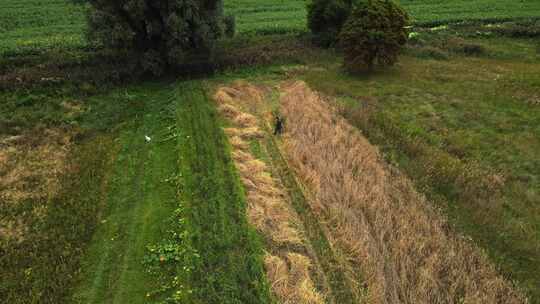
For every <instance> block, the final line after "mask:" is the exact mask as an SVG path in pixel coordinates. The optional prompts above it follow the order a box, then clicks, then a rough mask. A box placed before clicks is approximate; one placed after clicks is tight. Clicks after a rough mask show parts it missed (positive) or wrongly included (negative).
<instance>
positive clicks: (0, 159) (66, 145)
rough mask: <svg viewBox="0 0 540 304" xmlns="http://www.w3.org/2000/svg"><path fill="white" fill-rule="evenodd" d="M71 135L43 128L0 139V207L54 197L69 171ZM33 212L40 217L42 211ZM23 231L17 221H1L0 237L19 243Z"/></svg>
mask: <svg viewBox="0 0 540 304" xmlns="http://www.w3.org/2000/svg"><path fill="white" fill-rule="evenodd" d="M72 135H73V134H72V132H67V131H65V130H61V129H46V130H34V131H32V132H29V133H27V134H23V135H20V136H13V137H8V138H3V139H0V203H1V204H0V205H2V204H18V203H20V202H23V201H29V200H31V201H46V200H49V199H51V198H52V197H54V196H55V195H56V194H57V193H58V191H60V177H61V176H62V175H63V174H64V173H65V172H66V170H68V166H67V156H68V152H69V150H70V147H71V137H72ZM33 213H35V215H36V216H39V215H40V214H43V213H44V211H43V210H40V209H39V208H38V209H36V208H34V210H33ZM26 229H27V228H26V227H25V225H24V223H23V222H22V221H20V220H17V221H13V220H10V221H8V220H3V221H0V238H3V239H11V240H15V241H21V240H22V239H23V238H24V232H25V231H26Z"/></svg>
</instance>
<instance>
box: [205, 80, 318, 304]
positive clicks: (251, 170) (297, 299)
mask: <svg viewBox="0 0 540 304" xmlns="http://www.w3.org/2000/svg"><path fill="white" fill-rule="evenodd" d="M263 96H264V93H262V92H261V91H260V90H258V89H256V88H255V87H254V86H251V85H249V84H245V83H240V84H239V85H238V84H237V85H236V86H235V87H232V88H229V87H222V88H220V89H218V91H217V93H216V94H215V95H214V97H215V99H216V101H217V102H218V104H219V107H218V109H219V110H220V112H221V114H222V115H223V116H225V117H227V118H228V119H229V120H230V121H231V122H233V124H234V125H235V128H227V129H225V130H224V131H225V134H226V135H227V136H228V137H229V141H230V143H231V146H232V148H233V151H232V157H233V160H234V162H235V165H236V167H237V169H238V172H239V174H240V178H241V180H242V183H243V184H244V187H245V189H246V194H247V203H248V205H247V217H248V219H249V221H250V223H251V224H252V225H253V226H254V227H255V228H256V229H257V230H258V231H259V232H260V233H261V234H263V236H264V237H265V239H267V242H268V243H269V244H270V247H271V248H268V249H269V251H272V254H271V253H267V254H266V257H265V267H266V272H267V276H268V279H269V282H270V284H271V286H272V291H273V292H274V294H275V295H276V296H277V297H278V299H279V300H280V302H281V303H287V304H289V303H290V304H293V303H299V304H322V303H324V299H323V297H322V295H321V294H320V293H319V292H318V291H317V290H316V289H315V287H314V284H313V280H312V279H311V276H310V268H311V267H312V263H311V259H310V258H309V257H307V256H305V255H302V254H298V253H295V252H292V251H290V250H289V249H288V248H289V247H290V248H303V249H302V251H305V252H307V251H308V250H307V249H305V244H304V237H303V235H302V232H301V230H300V229H299V228H298V227H299V226H300V225H299V220H298V217H297V215H296V213H295V212H294V211H293V210H292V209H291V207H290V206H289V205H288V202H287V198H286V196H285V193H284V191H283V190H282V189H280V187H279V183H277V182H276V181H275V180H274V179H273V178H272V176H271V174H270V173H269V170H268V168H267V166H266V164H265V163H264V162H262V161H261V160H258V159H255V157H254V156H253V155H252V154H251V152H250V150H249V144H248V143H247V142H246V141H245V140H250V139H254V138H260V137H262V136H263V135H264V134H263V132H261V131H260V130H259V128H258V120H257V118H256V117H255V116H253V115H251V114H248V113H244V112H242V111H240V110H238V109H237V108H236V107H235V106H234V105H233V104H232V103H234V102H237V100H238V99H240V100H238V102H246V101H252V102H262V98H263ZM274 254H275V255H274ZM277 255H280V256H285V257H286V260H283V259H282V258H280V257H278V256H277Z"/></svg>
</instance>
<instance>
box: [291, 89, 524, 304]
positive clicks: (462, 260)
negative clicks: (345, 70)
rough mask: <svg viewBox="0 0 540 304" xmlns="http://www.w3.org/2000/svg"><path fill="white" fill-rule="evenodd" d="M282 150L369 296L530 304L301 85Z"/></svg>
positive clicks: (374, 299) (294, 97) (294, 91)
mask: <svg viewBox="0 0 540 304" xmlns="http://www.w3.org/2000/svg"><path fill="white" fill-rule="evenodd" d="M281 106H282V113H283V115H284V116H285V117H286V119H287V126H286V135H285V146H284V149H285V151H286V155H287V157H288V159H289V162H290V164H291V165H292V166H293V167H294V169H295V171H296V172H297V174H298V175H299V177H300V179H301V180H302V181H303V182H304V183H305V184H306V186H307V187H308V189H310V191H311V194H312V196H313V200H312V201H311V202H310V203H311V206H312V208H313V209H314V210H315V212H316V213H317V214H318V216H320V219H321V221H323V222H324V223H325V224H326V226H327V227H328V230H329V231H330V234H332V239H333V240H334V241H335V243H336V244H335V245H336V246H338V247H339V248H342V250H343V251H344V252H345V253H346V254H347V255H348V257H349V260H350V261H351V263H352V265H353V266H354V267H356V268H357V269H358V270H359V271H362V272H363V274H364V277H365V278H366V279H367V284H368V290H369V295H368V302H369V303H415V304H416V303H490V304H491V303H501V304H502V303H505V304H511V303H526V302H527V300H526V299H525V298H524V297H523V296H522V295H521V293H519V292H518V291H516V290H515V289H514V288H513V287H512V285H511V284H510V283H509V282H507V281H506V280H505V279H503V278H502V277H501V276H500V275H499V274H498V273H497V271H496V269H495V268H494V267H493V266H492V265H491V264H490V263H489V262H488V260H487V258H486V257H485V255H484V254H483V253H482V252H481V251H480V250H479V249H477V248H476V247H475V246H474V245H472V244H471V243H470V242H468V241H466V240H465V239H464V238H462V237H459V236H457V235H455V234H454V233H453V231H451V229H449V227H448V225H447V223H446V221H445V220H444V217H443V216H442V215H441V214H440V213H439V212H438V211H437V210H435V209H433V208H432V207H430V206H431V204H430V203H429V202H426V200H425V198H424V197H423V196H421V195H420V194H418V193H417V192H416V191H415V190H414V188H413V186H412V185H411V183H410V182H409V180H407V179H406V178H405V177H404V176H403V175H401V174H400V173H399V172H397V170H395V169H393V168H390V167H388V166H387V165H386V164H385V163H384V162H383V161H382V159H381V157H380V155H379V152H378V150H377V149H376V148H375V147H373V146H372V145H371V144H370V143H369V142H368V141H367V140H366V139H365V138H364V137H363V136H362V135H361V134H360V133H359V132H358V131H357V130H356V129H354V128H353V127H351V126H349V125H348V124H347V123H346V121H344V120H343V119H342V118H340V117H339V116H338V115H337V114H336V112H335V111H334V110H333V109H332V108H331V107H329V106H328V104H327V103H325V102H324V101H323V99H322V98H321V97H320V96H319V95H318V94H316V93H314V92H313V91H311V90H310V89H309V88H308V87H307V86H306V85H305V84H304V83H302V82H295V83H292V84H288V85H285V86H284V87H283V93H282V97H281Z"/></svg>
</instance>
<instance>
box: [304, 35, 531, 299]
mask: <svg viewBox="0 0 540 304" xmlns="http://www.w3.org/2000/svg"><path fill="white" fill-rule="evenodd" d="M454 30H455V29H454ZM442 31H443V32H444V31H449V32H451V31H452V28H451V27H450V29H448V30H442ZM433 32H434V31H431V30H428V32H427V33H426V32H419V37H421V38H422V39H423V40H424V42H423V43H424V46H429V45H430V43H431V42H433V43H435V44H438V43H439V42H440V41H439V40H438V38H434V37H439V38H440V37H443V39H442V40H441V41H445V39H460V40H461V41H462V42H463V43H467V44H478V45H483V46H485V52H484V53H483V54H481V55H472V56H471V55H466V54H465V53H462V52H452V51H450V50H448V49H442V50H443V51H445V52H447V54H449V57H448V58H447V59H445V60H433V58H431V57H429V58H427V60H426V59H425V57H424V56H421V57H405V58H404V59H403V60H404V61H403V62H402V63H401V64H402V65H403V66H405V67H406V68H403V69H401V68H395V69H393V70H390V71H387V72H384V73H378V74H375V75H373V76H371V77H367V78H363V79H358V78H354V77H350V76H346V75H342V74H341V73H340V71H339V67H338V66H337V65H335V64H334V63H330V62H328V63H327V64H325V65H324V67H325V73H320V72H315V71H314V72H308V73H307V74H306V76H305V77H306V78H305V79H307V80H308V81H309V83H310V84H311V85H312V86H313V87H315V88H318V89H319V90H321V91H322V92H324V93H326V94H329V95H332V96H340V97H341V98H340V100H341V101H342V102H343V103H342V106H343V110H342V111H343V114H344V116H345V117H346V118H347V119H348V120H349V121H350V122H351V123H352V124H354V125H355V126H357V127H358V128H360V129H361V130H362V131H363V132H364V134H366V135H367V137H368V138H369V140H370V141H371V142H373V143H375V144H377V145H379V146H380V147H381V148H382V150H383V151H384V152H385V156H386V159H387V161H389V162H391V163H393V164H395V165H398V166H399V167H400V168H401V169H402V170H404V171H405V172H406V173H407V174H408V175H409V176H410V177H411V178H412V179H413V180H414V182H415V184H416V187H417V188H418V189H420V190H421V191H423V192H424V193H426V194H427V196H428V198H429V199H430V200H432V201H434V202H436V203H437V204H438V206H441V207H442V208H443V210H444V211H445V212H446V214H448V216H449V218H450V222H451V223H452V225H454V226H455V227H456V228H457V229H458V230H459V231H461V232H464V233H465V234H467V235H470V236H471V237H472V239H473V240H475V242H477V243H478V244H479V245H480V246H481V247H482V248H484V249H486V251H487V253H488V254H489V256H490V258H491V259H492V260H493V261H495V263H496V265H497V266H498V267H499V268H500V269H501V271H502V272H503V273H504V275H506V276H508V277H510V278H511V279H515V280H517V281H518V282H519V283H520V286H521V287H523V288H524V289H526V290H527V292H528V294H529V295H530V298H531V301H532V303H535V301H536V299H538V298H539V297H538V292H539V290H538V288H537V286H536V283H535V282H538V280H539V278H538V275H537V274H538V273H539V270H538V266H539V264H538V263H537V262H536V261H537V259H538V252H540V251H539V250H538V249H539V247H538V246H539V242H538V235H539V233H540V230H539V227H538V225H537V223H538V222H539V211H538V208H537V207H536V206H538V201H539V195H538V194H539V193H540V185H539V184H538V179H539V177H538V174H537V172H540V171H539V168H538V165H537V164H538V156H539V155H538V153H536V151H538V149H539V147H538V144H539V143H538V141H537V140H536V137H535V136H534V135H533V134H536V133H537V131H538V117H539V115H540V113H539V112H538V107H537V103H536V102H535V100H536V99H537V98H538V96H537V95H538V93H537V90H536V87H537V86H538V81H539V79H538V77H537V75H538V73H539V72H538V71H537V69H538V60H539V57H538V53H537V51H536V48H535V41H534V40H509V39H506V38H501V37H496V36H493V35H489V36H487V37H484V36H483V35H482V34H478V27H472V28H471V30H470V31H469V30H465V31H463V32H459V33H461V34H459V35H455V34H454V35H449V34H448V35H444V34H443V36H440V35H438V34H433ZM430 33H431V34H430ZM454 33H455V32H454ZM445 37H446V38H445ZM432 39H435V40H432ZM413 54H414V55H415V56H416V54H417V53H416V51H414V52H413ZM471 69H473V70H474V71H475V73H470V71H471ZM518 71H519V72H518ZM330 75H332V76H330ZM328 78H331V79H332V81H328ZM494 82H495V83H496V84H497V85H496V87H497V88H496V89H495V90H494V89H493V88H494ZM516 92H519V93H516Z"/></svg>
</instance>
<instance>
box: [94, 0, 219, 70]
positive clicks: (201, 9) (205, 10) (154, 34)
mask: <svg viewBox="0 0 540 304" xmlns="http://www.w3.org/2000/svg"><path fill="white" fill-rule="evenodd" d="M88 2H89V3H90V5H91V6H90V9H89V13H88V32H87V36H88V39H89V40H90V42H92V43H95V44H98V45H101V46H104V47H106V48H109V49H112V50H115V51H119V52H122V53H123V54H127V55H129V56H134V58H135V59H136V62H137V63H138V64H139V66H140V67H141V68H142V69H143V70H145V71H151V72H153V73H154V74H160V73H162V72H163V71H164V70H165V69H167V68H169V67H174V66H178V65H180V64H182V63H185V62H187V61H192V60H210V59H211V58H212V55H213V49H214V44H215V41H216V40H217V39H218V38H219V37H220V36H221V35H222V34H223V33H224V31H225V28H224V18H223V2H222V0H89V1H88Z"/></svg>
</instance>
